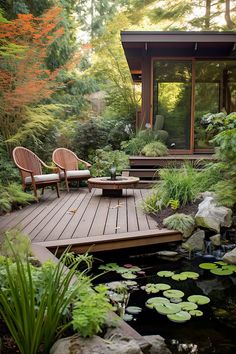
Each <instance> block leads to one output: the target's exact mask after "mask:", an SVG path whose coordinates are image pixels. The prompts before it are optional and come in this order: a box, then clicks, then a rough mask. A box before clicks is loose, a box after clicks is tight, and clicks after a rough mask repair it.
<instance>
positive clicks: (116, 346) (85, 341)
mask: <svg viewBox="0 0 236 354" xmlns="http://www.w3.org/2000/svg"><path fill="white" fill-rule="evenodd" d="M111 353H113V354H142V351H141V349H140V347H139V345H138V343H137V342H136V341H135V340H134V339H131V338H129V337H124V336H122V335H121V336H118V335H114V336H113V337H112V338H110V339H109V340H104V339H102V338H101V337H98V336H93V337H91V338H81V337H80V336H79V335H75V336H72V337H68V338H63V339H59V340H58V341H57V342H56V343H55V344H54V345H53V347H52V348H51V350H50V354H111Z"/></svg>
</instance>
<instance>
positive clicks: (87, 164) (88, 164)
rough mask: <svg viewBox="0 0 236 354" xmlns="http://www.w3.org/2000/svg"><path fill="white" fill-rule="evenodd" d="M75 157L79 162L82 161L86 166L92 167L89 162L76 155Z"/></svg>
mask: <svg viewBox="0 0 236 354" xmlns="http://www.w3.org/2000/svg"><path fill="white" fill-rule="evenodd" d="M76 158H77V160H78V161H79V162H80V163H83V164H84V165H85V166H86V167H87V168H90V167H92V165H91V164H90V163H89V162H86V161H84V160H81V159H79V158H78V156H76Z"/></svg>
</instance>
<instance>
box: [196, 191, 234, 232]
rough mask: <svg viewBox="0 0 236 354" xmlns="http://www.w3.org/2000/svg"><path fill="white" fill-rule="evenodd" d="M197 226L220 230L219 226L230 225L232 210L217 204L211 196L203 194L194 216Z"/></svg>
mask: <svg viewBox="0 0 236 354" xmlns="http://www.w3.org/2000/svg"><path fill="white" fill-rule="evenodd" d="M195 221H196V224H197V225H198V226H202V227H205V228H207V229H210V230H214V231H216V232H220V227H221V226H225V227H230V226H231V224H232V210H231V209H229V208H226V207H223V206H217V204H216V202H215V200H214V197H213V196H208V195H207V196H205V199H204V200H203V201H202V202H201V203H200V204H199V206H198V212H197V214H196V216H195Z"/></svg>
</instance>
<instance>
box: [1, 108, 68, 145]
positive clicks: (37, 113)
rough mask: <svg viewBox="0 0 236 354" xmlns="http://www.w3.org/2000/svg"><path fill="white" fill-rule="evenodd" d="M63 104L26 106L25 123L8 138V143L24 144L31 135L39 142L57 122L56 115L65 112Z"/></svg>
mask: <svg viewBox="0 0 236 354" xmlns="http://www.w3.org/2000/svg"><path fill="white" fill-rule="evenodd" d="M64 108H65V106H63V105H55V104H48V105H40V106H37V107H25V118H24V122H23V125H22V126H20V127H19V129H18V131H17V133H16V134H15V135H13V136H12V137H11V138H9V139H8V140H7V143H12V144H15V145H17V144H23V143H24V142H25V141H26V140H27V139H28V138H29V137H31V139H32V140H33V141H34V142H35V143H36V144H37V143H39V142H40V138H41V137H42V136H43V135H44V134H45V133H46V132H47V131H48V130H49V129H50V128H51V127H52V125H53V124H55V120H56V115H59V114H60V113H62V112H63V110H64Z"/></svg>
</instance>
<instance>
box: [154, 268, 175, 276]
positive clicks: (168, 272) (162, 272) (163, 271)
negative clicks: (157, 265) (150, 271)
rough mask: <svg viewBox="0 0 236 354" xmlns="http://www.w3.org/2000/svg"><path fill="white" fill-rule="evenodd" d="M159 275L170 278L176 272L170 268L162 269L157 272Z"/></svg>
mask: <svg viewBox="0 0 236 354" xmlns="http://www.w3.org/2000/svg"><path fill="white" fill-rule="evenodd" d="M157 275H158V276H159V277H163V278H170V277H172V275H174V272H171V271H170V270H161V271H160V272H158V273H157Z"/></svg>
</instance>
